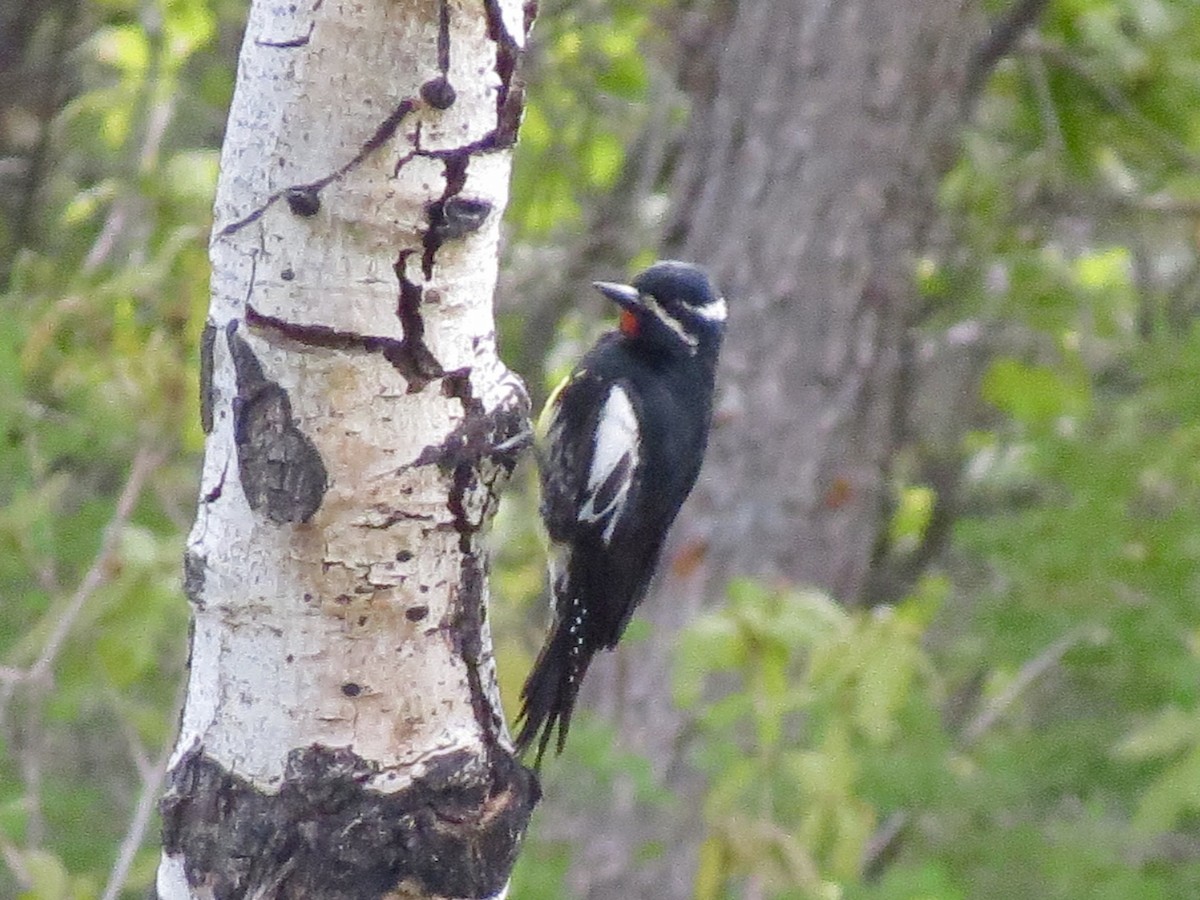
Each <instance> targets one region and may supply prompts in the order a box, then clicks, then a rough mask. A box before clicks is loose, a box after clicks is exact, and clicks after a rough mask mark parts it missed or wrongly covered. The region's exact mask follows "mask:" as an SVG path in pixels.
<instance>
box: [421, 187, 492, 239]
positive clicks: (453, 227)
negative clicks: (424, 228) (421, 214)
mask: <svg viewBox="0 0 1200 900" xmlns="http://www.w3.org/2000/svg"><path fill="white" fill-rule="evenodd" d="M491 211H492V204H491V203H489V202H488V201H486V200H473V199H470V198H468V197H451V198H450V199H449V200H446V201H444V202H443V201H434V202H433V203H430V204H428V205H427V206H426V207H425V215H426V216H427V217H428V219H429V232H428V233H429V234H432V235H433V237H434V238H435V239H436V242H437V244H438V245H439V246H440V245H441V244H442V243H443V242H445V241H454V240H458V239H459V238H463V237H466V236H467V235H468V234H470V233H471V232H473V231H478V230H479V229H480V228H482V227H483V223H484V222H486V221H487V217H488V215H489V214H490V213H491Z"/></svg>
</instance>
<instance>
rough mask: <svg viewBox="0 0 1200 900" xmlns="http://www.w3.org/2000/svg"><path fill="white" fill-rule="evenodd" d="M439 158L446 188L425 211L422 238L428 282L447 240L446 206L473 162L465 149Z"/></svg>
mask: <svg viewBox="0 0 1200 900" xmlns="http://www.w3.org/2000/svg"><path fill="white" fill-rule="evenodd" d="M439 158H440V159H441V161H442V166H443V169H444V175H443V177H444V178H445V182H446V186H445V187H444V188H443V189H442V196H441V197H439V198H438V199H437V200H435V201H433V202H432V203H430V204H428V205H427V206H426V209H425V215H426V218H427V219H428V220H429V225H428V226H427V227H426V229H425V233H424V234H423V235H422V236H421V245H422V248H423V253H422V255H421V272H422V273H423V274H424V275H425V279H426V281H428V280H429V279H430V278H432V277H433V260H434V257H435V256H436V255H437V252H438V250H439V249H440V248H441V246H442V242H443V241H444V240H445V237H444V236H443V234H442V231H441V227H442V226H443V225H444V223H445V209H446V205H447V204H448V203H450V202H451V201H452V200H454V199H455V198H456V197H457V196H458V193H459V191H461V190H462V189H463V186H464V185H466V183H467V166H468V165H469V164H470V162H471V153H470V151H469V150H465V149H464V150H457V151H451V152H449V153H444V154H443V155H442V156H440V157H439ZM480 224H482V223H480ZM405 333H406V334H407V332H405Z"/></svg>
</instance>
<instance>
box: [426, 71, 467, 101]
mask: <svg viewBox="0 0 1200 900" xmlns="http://www.w3.org/2000/svg"><path fill="white" fill-rule="evenodd" d="M421 99H422V100H424V101H425V102H426V103H428V104H429V105H430V106H432V107H433V108H434V109H449V108H450V107H451V106H453V105H454V101H455V100H457V99H458V92H457V91H456V90H454V85H452V84H451V83H450V79H448V78H447V77H446V76H445V75H439V76H438V77H437V78H431V79H429V80H428V81H427V82H425V83H424V84H423V85H421Z"/></svg>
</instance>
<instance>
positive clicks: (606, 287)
mask: <svg viewBox="0 0 1200 900" xmlns="http://www.w3.org/2000/svg"><path fill="white" fill-rule="evenodd" d="M595 286H596V289H597V290H598V291H600V293H602V294H603V295H604V296H605V297H607V298H608V299H609V300H612V301H613V302H614V303H616V304H617V305H618V306H620V307H621V324H620V328H621V333H622V334H624V335H625V336H626V337H628V338H630V339H632V340H635V341H637V342H638V343H639V344H642V345H644V346H646V347H647V348H651V349H655V350H661V351H665V352H667V353H671V354H673V355H685V356H695V355H696V354H697V353H700V352H702V351H705V352H706V353H711V354H713V355H715V353H716V350H717V348H718V347H719V346H720V343H721V335H722V333H723V332H724V330H725V300H724V299H723V298H722V297H721V296H720V295H719V294H718V293H717V291H716V288H714V287H713V283H712V280H711V279H710V278H709V277H708V274H707V273H706V272H705V271H704V270H703V269H701V268H700V267H699V266H693V265H692V264H690V263H684V262H676V261H674V260H664V261H662V262H656V263H655V264H654V265H652V266H651V267H650V268H648V269H646V271H644V272H642V274H640V275H638V276H637V278H635V279H633V284H613V283H612V282H608V281H597V282H595Z"/></svg>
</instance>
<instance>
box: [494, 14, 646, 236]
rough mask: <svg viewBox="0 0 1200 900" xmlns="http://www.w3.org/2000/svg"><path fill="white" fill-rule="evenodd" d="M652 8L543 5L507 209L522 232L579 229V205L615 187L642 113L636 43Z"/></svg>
mask: <svg viewBox="0 0 1200 900" xmlns="http://www.w3.org/2000/svg"><path fill="white" fill-rule="evenodd" d="M655 5H657V4H646V3H637V2H632V0H610V2H607V3H561V2H560V3H554V2H551V3H544V4H542V9H541V13H540V16H539V19H538V24H537V29H536V35H535V39H534V42H533V45H532V48H531V55H532V57H533V58H532V59H531V60H530V63H531V64H530V67H529V69H530V71H531V73H532V74H531V78H530V84H529V91H528V95H527V102H526V107H525V118H524V121H523V122H522V123H521V137H520V148H519V152H518V153H517V155H516V159H515V161H514V166H513V175H512V201H511V203H510V204H509V209H508V221H509V223H510V225H511V226H512V228H513V231H514V232H515V234H516V235H517V236H518V237H521V238H525V239H537V238H544V237H547V236H548V235H550V234H552V233H554V232H558V231H564V230H567V231H569V230H571V229H574V228H578V227H579V225H580V223H581V217H582V210H583V209H584V208H585V207H587V206H588V205H589V204H591V203H594V202H595V200H596V198H597V197H599V196H600V195H602V194H604V193H605V192H607V191H609V190H611V189H612V188H613V186H614V185H615V184H616V181H617V178H618V176H619V175H620V174H621V169H622V166H623V164H624V161H625V147H626V144H627V143H628V142H629V141H630V140H631V139H632V138H633V136H634V135H635V134H636V133H637V132H636V129H637V126H638V123H639V122H640V121H641V119H642V118H643V110H642V107H643V105H644V100H645V97H646V92H647V90H648V88H649V80H650V76H649V73H648V70H647V63H646V59H645V57H644V56H643V52H642V50H643V48H642V40H643V37H644V36H645V35H646V33H647V31H648V30H649V28H650V25H651V23H650V17H649V11H650V10H652V9H653V7H654V6H655Z"/></svg>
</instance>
